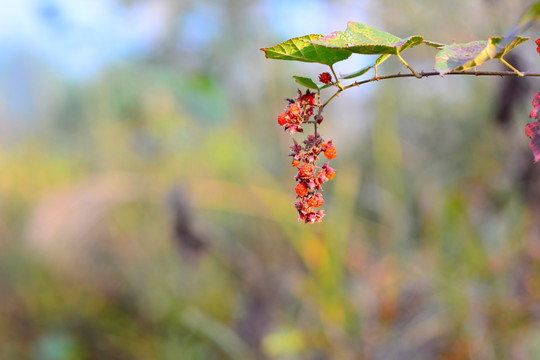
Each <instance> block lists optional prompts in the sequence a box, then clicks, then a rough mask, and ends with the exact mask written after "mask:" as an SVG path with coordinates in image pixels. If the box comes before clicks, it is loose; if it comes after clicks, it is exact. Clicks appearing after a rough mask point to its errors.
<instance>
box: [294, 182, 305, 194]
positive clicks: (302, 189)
mask: <svg viewBox="0 0 540 360" xmlns="http://www.w3.org/2000/svg"><path fill="white" fill-rule="evenodd" d="M294 191H296V193H297V194H298V196H300V197H304V196H306V195H307V193H308V188H307V187H306V185H304V184H302V183H299V184H298V185H296V187H295V188H294Z"/></svg>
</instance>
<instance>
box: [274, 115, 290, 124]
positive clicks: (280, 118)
mask: <svg viewBox="0 0 540 360" xmlns="http://www.w3.org/2000/svg"><path fill="white" fill-rule="evenodd" d="M287 117H288V116H287V114H285V113H281V114H279V115H278V117H277V122H278V124H279V125H281V126H283V125H285V124H286V123H287V122H288V119H287Z"/></svg>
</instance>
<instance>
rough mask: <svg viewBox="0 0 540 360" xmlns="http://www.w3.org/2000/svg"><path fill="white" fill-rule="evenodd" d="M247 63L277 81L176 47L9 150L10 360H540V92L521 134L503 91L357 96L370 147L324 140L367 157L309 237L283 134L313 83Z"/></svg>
mask: <svg viewBox="0 0 540 360" xmlns="http://www.w3.org/2000/svg"><path fill="white" fill-rule="evenodd" d="M389 3H390V2H388V1H383V2H382V3H381V4H380V6H381V7H382V8H386V7H388V8H391V9H392V11H399V9H400V8H401V9H402V10H403V12H404V13H405V12H406V11H407V10H406V8H407V4H406V3H407V2H404V4H403V5H396V4H395V3H394V4H393V5H392V7H391V6H390V5H389ZM479 3H481V2H478V4H479ZM235 4H237V5H238V3H235ZM460 4H461V5H454V9H453V11H454V12H453V13H452V12H448V13H447V14H446V15H447V16H453V15H455V16H456V18H458V19H459V17H458V15H460V14H461V12H460V11H463V12H466V11H467V10H466V9H464V6H465V5H464V2H460ZM475 4H476V5H475V6H480V5H478V4H477V2H475ZM502 4H503V2H500V4H499V5H500V6H503V5H502ZM334 5H335V6H336V7H339V6H345V5H346V4H345V5H343V4H342V3H340V2H336V3H335V4H334ZM460 6H461V7H460ZM236 9H237V8H236ZM375 10H377V9H374V11H375ZM424 11H425V18H423V21H424V22H425V21H427V20H426V19H429V18H430V16H431V17H432V19H434V20H433V21H436V19H437V16H436V14H437V13H438V12H437V9H435V8H433V7H432V8H431V10H430V7H429V6H427V5H426V9H424ZM430 11H431V12H430ZM375 12H376V11H375ZM391 14H392V12H389V13H388V14H387V16H388V17H387V18H385V17H384V16H381V17H380V18H381V21H387V22H389V20H391V19H393V18H390V16H391ZM235 16H238V14H237V15H235ZM499 21H501V20H500V19H499ZM401 24H402V23H401V22H400V21H396V23H395V24H394V25H393V28H392V26H389V27H388V28H386V29H387V30H388V31H390V32H392V33H400V32H401V31H400V26H402V25H401ZM407 24H409V25H411V23H410V22H408V23H407ZM422 24H423V22H418V23H414V24H412V25H411V26H413V25H414V26H417V27H418V26H422ZM497 24H498V23H497V20H493V24H489V23H486V24H485V27H486V28H488V27H491V28H495V27H496V26H497ZM244 25H245V26H247V25H246V24H244ZM459 25H460V24H459V22H458V23H457V24H456V26H457V27H459ZM229 26H240V24H239V23H238V22H231V24H229ZM431 26H433V24H431ZM381 28H385V27H381ZM450 29H452V28H450ZM416 30H417V29H413V30H410V31H404V32H405V33H416V32H417V31H416ZM236 31H237V32H238V33H245V31H246V29H243V28H240V30H239V29H238V28H237V29H236ZM448 31H450V30H448ZM456 31H457V30H456ZM421 33H427V32H426V31H421ZM454 34H455V36H461V35H462V33H459V32H455V33H454ZM476 37H477V38H480V37H481V36H476ZM460 39H461V38H460ZM266 40H268V43H267V44H260V45H261V46H265V45H268V44H272V43H274V42H275V41H274V40H275V39H271V40H269V39H265V41H266ZM441 40H444V39H441ZM456 40H457V38H456ZM261 41H262V40H261ZM238 46H239V47H241V49H244V50H245V49H250V48H252V47H253V57H247V58H248V59H250V62H248V63H247V65H246V66H248V65H249V66H248V67H246V68H245V72H246V75H245V76H246V77H247V78H248V79H249V78H250V74H251V72H250V71H252V72H253V73H258V74H259V75H260V76H261V77H262V79H263V80H264V81H260V82H256V83H254V84H251V86H252V87H242V86H243V85H242V84H246V83H248V84H249V81H246V82H243V79H241V78H237V77H236V78H235V77H232V78H227V77H226V76H225V75H224V74H222V73H221V74H220V73H218V72H214V70H212V69H214V68H213V66H217V65H212V66H210V67H209V69H207V70H208V71H204V70H193V69H189V68H187V67H186V66H185V65H182V64H178V63H176V61H177V58H175V57H174V56H173V55H174V54H171V53H168V52H167V51H166V49H165V50H164V52H163V54H161V55H159V54H158V55H155V58H152V59H145V60H134V61H132V62H130V63H127V64H123V65H122V66H118V67H113V68H111V69H108V70H107V71H106V72H105V73H104V74H103V75H102V76H100V77H99V78H98V79H95V81H93V82H91V83H90V84H87V85H80V86H79V85H65V84H57V85H55V86H51V89H50V92H49V93H43V94H41V95H42V99H41V101H42V104H43V105H44V106H43V108H44V109H45V110H44V111H43V113H40V114H39V115H36V119H34V120H35V127H33V128H32V129H31V130H30V131H27V132H25V133H23V134H22V135H18V136H17V137H16V138H15V139H14V140H10V141H4V142H2V143H0V359H26V358H28V359H45V360H48V359H55V360H63V359H70V360H71V359H73V360H78V359H509V358H512V359H534V358H539V357H540V347H539V345H538V344H540V325H539V323H538V313H539V311H540V305H539V304H540V243H539V241H540V232H539V226H538V223H539V221H538V220H539V209H540V203H539V202H538V194H540V193H539V192H538V188H537V183H538V179H540V177H539V176H538V170H537V169H536V168H532V165H531V163H532V161H531V158H530V153H529V152H528V149H527V147H526V139H525V136H524V135H522V134H521V128H522V125H523V124H524V122H525V118H526V116H527V113H528V106H529V104H528V100H527V99H528V98H532V96H528V95H529V93H530V94H533V93H534V91H529V93H527V94H528V95H527V96H524V101H521V100H520V101H521V103H518V105H519V106H516V107H515V110H514V112H513V113H512V118H515V119H518V121H519V122H520V124H519V126H512V125H509V126H507V127H505V128H502V127H500V126H497V125H496V124H495V122H494V118H495V117H496V116H495V112H496V111H495V110H496V107H497V104H500V103H502V102H504V100H505V98H504V97H500V94H499V92H498V91H499V89H500V88H501V87H502V86H503V83H502V82H501V81H500V80H499V79H444V80H440V79H436V80H422V81H418V80H414V79H413V80H403V81H400V82H391V83H390V82H387V83H380V84H377V88H376V90H373V91H374V92H373V93H372V94H368V95H365V94H364V95H362V96H358V97H355V96H356V95H355V93H354V91H351V93H350V94H348V95H346V96H345V95H344V96H342V97H343V99H338V101H336V105H335V106H336V107H342V108H345V109H349V108H353V106H354V105H355V103H357V102H358V101H360V100H361V101H362V104H361V105H362V107H363V108H362V113H355V112H352V111H348V110H344V111H345V112H346V113H348V118H347V119H345V120H346V122H347V123H349V122H350V123H351V124H352V123H354V122H361V121H364V122H366V123H367V126H366V129H367V130H366V131H360V130H358V132H357V133H355V131H356V130H354V127H353V126H352V125H351V127H350V128H348V127H347V128H346V129H343V128H340V125H339V124H343V123H344V122H341V123H340V122H339V121H338V120H340V119H339V114H340V113H339V109H337V108H336V107H335V108H333V110H332V109H329V111H331V112H330V113H328V114H327V116H325V118H326V119H327V120H326V122H325V124H324V125H323V127H322V128H321V131H322V133H323V137H327V138H329V139H331V138H334V139H336V140H339V138H340V136H341V137H344V135H343V133H344V132H345V133H353V134H354V137H355V139H356V140H355V141H354V142H353V143H340V142H339V141H336V143H337V147H338V152H339V156H338V158H337V159H336V161H335V168H336V170H337V176H336V178H335V180H334V181H332V182H331V183H329V186H328V187H327V188H326V189H325V193H326V195H325V199H327V203H326V204H325V207H326V211H327V213H328V215H327V217H326V218H325V220H324V222H323V224H321V225H316V226H306V225H304V224H301V223H298V222H297V221H296V211H295V209H294V206H293V200H294V193H293V190H292V189H293V187H294V182H293V179H292V177H293V175H294V172H293V169H291V168H290V166H289V161H288V158H287V154H288V148H287V147H288V146H290V144H289V143H288V141H289V139H288V136H286V134H283V133H281V131H280V129H279V127H278V126H276V123H275V116H276V114H277V113H278V112H279V111H281V108H282V107H283V106H284V105H285V102H284V101H283V98H285V97H289V96H294V92H295V88H294V86H295V84H294V81H293V80H292V78H290V76H291V75H292V73H293V72H294V71H297V70H299V69H300V68H294V67H286V66H283V67H282V68H280V67H278V65H276V64H273V63H267V62H264V63H262V62H261V61H262V59H259V58H258V57H260V58H262V57H263V55H262V53H257V51H258V50H257V49H258V48H259V47H261V46H259V45H257V46H253V44H252V43H251V42H245V43H244V42H239V43H238ZM524 47H525V46H524ZM529 50H531V49H529ZM532 50H534V49H532ZM257 56H258V57H257ZM524 56H525V55H524ZM225 57H226V56H225V55H224V56H223V58H215V59H218V60H219V61H220V64H221V65H222V66H225V65H227V64H229V65H230V63H228V62H227V61H226V59H224V58H225ZM231 57H232V58H233V56H232V55H231ZM218 60H216V61H218ZM259 60H260V61H259ZM413 61H414V59H413ZM388 63H390V64H389V65H388V66H390V68H389V69H392V68H391V66H396V67H397V66H400V65H399V64H396V63H394V64H393V65H392V63H391V61H388ZM385 65H386V63H385ZM287 66H289V65H287ZM297 73H298V74H299V71H297V72H296V73H295V74H297ZM299 75H302V74H299ZM252 80H253V79H252ZM253 81H254V80H253ZM523 81H525V80H523ZM508 86H512V85H508ZM441 94H444V95H445V97H444V101H443V102H441V101H440V99H441V98H442V96H441ZM360 98H362V99H360ZM522 100H523V99H522ZM340 101H342V102H341V103H340ZM332 111H334V112H335V113H332ZM370 118H372V119H373V120H372V121H368V119H370ZM334 119H336V121H335V122H333V121H334ZM522 119H523V121H522ZM332 124H334V125H332Z"/></svg>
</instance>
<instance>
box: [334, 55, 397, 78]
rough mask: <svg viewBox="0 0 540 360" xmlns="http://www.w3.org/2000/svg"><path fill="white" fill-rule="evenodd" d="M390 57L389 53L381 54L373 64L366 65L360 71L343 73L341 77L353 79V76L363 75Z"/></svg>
mask: <svg viewBox="0 0 540 360" xmlns="http://www.w3.org/2000/svg"><path fill="white" fill-rule="evenodd" d="M389 57H390V55H388V54H385V55H381V56H379V57H378V58H377V60H375V61H374V62H373V64H371V65H368V66H366V67H363V68H362V69H360V70H358V71H355V72H353V73H350V74H345V75H341V76H340V78H341V79H352V78H355V77H358V76H362V75H364V74H365V73H367V72H368V71H369V70H371V69H373V68H374V67H375V66H379V65H380V64H381V63H382V62H383V61H384V60H386V59H388V58H389Z"/></svg>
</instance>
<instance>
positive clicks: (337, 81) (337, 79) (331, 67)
mask: <svg viewBox="0 0 540 360" xmlns="http://www.w3.org/2000/svg"><path fill="white" fill-rule="evenodd" d="M330 70H332V74H333V75H334V79H336V85H337V86H338V87H339V88H340V89H341V90H343V86H341V84H340V83H339V78H338V77H337V75H336V72H335V71H334V67H333V66H332V65H330Z"/></svg>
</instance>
